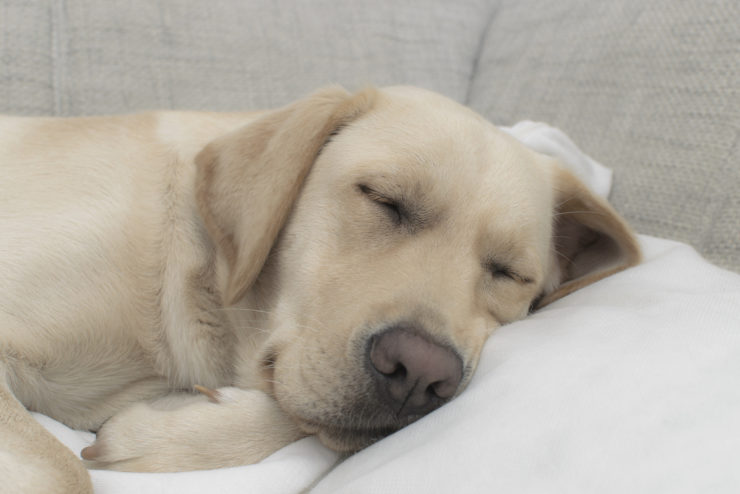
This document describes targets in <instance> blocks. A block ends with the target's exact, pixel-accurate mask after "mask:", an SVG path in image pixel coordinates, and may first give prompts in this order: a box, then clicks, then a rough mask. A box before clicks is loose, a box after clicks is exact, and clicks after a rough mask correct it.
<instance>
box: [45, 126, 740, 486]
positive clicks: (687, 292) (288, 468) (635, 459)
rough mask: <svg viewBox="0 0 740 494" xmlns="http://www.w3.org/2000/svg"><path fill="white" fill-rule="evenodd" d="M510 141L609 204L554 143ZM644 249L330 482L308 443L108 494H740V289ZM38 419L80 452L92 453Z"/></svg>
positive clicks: (590, 172)
mask: <svg viewBox="0 0 740 494" xmlns="http://www.w3.org/2000/svg"><path fill="white" fill-rule="evenodd" d="M510 131H511V132H512V133H513V134H514V135H515V136H516V137H518V138H520V139H522V140H523V141H524V142H525V144H527V145H531V146H533V147H534V148H535V149H537V150H538V151H541V152H545V153H547V154H552V155H554V156H556V157H558V158H559V159H561V161H563V162H564V163H566V164H567V165H568V166H570V167H571V169H573V170H574V171H575V173H576V174H577V175H579V176H580V177H581V178H582V179H583V180H584V181H585V182H587V183H588V184H589V185H590V186H591V187H592V188H593V189H594V190H596V191H597V192H598V193H600V194H601V195H604V196H605V195H606V194H608V189H609V184H610V182H611V173H610V172H609V171H608V170H607V169H605V168H604V167H602V166H601V165H598V164H597V163H596V162H594V161H593V160H591V159H590V158H588V157H587V156H585V155H584V154H583V153H581V152H580V151H579V150H578V148H577V147H575V145H573V143H572V142H571V141H570V140H569V139H568V138H567V137H566V136H565V135H564V134H562V133H561V132H560V131H557V129H552V128H551V127H547V126H545V125H544V124H532V123H522V124H518V125H517V126H514V127H513V128H512V129H510ZM641 242H642V245H643V248H644V249H645V254H646V260H645V262H644V263H643V264H642V265H640V266H638V267H636V268H633V269H630V270H628V271H625V272H622V273H619V274H617V275H615V276H612V277H609V278H607V279H605V280H602V281H600V282H598V283H596V284H594V285H591V286H589V287H586V288H584V289H582V290H579V291H577V292H575V293H574V294H572V295H569V296H568V297H566V298H564V299H562V300H559V301H557V302H555V303H554V304H552V305H550V306H548V307H546V308H544V309H542V310H541V311H539V312H537V313H535V314H533V315H532V316H530V317H528V318H527V319H525V320H523V321H519V322H516V323H513V324H510V325H507V326H504V327H502V328H500V329H498V330H497V331H496V332H495V333H494V335H493V336H492V337H491V338H490V339H489V341H488V342H487V344H486V346H485V348H484V351H483V355H482V357H481V363H480V367H479V369H478V371H477V373H476V375H475V377H474V378H473V381H472V382H471V384H470V386H469V388H468V389H467V390H466V391H465V392H464V393H463V394H462V395H461V396H460V397H458V398H457V399H455V400H454V401H453V402H451V403H449V404H447V405H445V406H444V407H442V408H441V409H439V410H437V411H435V412H434V413H432V414H430V415H429V416H427V417H425V418H423V419H422V420H420V421H418V422H416V423H414V424H412V425H411V426H409V427H407V428H405V429H403V430H401V431H399V432H397V433H396V434H393V435H392V436H390V437H388V438H386V439H384V440H382V441H380V442H378V443H377V444H375V445H373V446H371V447H370V448H368V449H366V450H364V451H362V452H360V453H358V454H356V455H354V456H352V457H351V458H349V459H347V460H345V461H344V462H342V463H341V464H339V465H337V466H336V467H334V468H332V467H333V466H334V465H335V463H336V461H337V459H338V457H337V455H336V454H334V453H332V452H330V451H329V450H327V449H326V448H324V447H323V446H322V445H321V444H320V443H319V442H318V441H316V440H315V439H314V438H308V439H304V440H302V441H298V442H297V443H295V444H292V445H290V446H288V447H286V448H284V449H282V450H281V451H278V452H277V453H275V454H274V455H272V456H271V457H269V458H267V459H266V460H264V461H262V462H261V463H259V464H256V465H250V466H245V467H238V468H229V469H222V470H212V471H204V472H184V473H173V474H129V473H118V472H108V471H93V472H91V473H92V478H93V483H94V485H95V489H96V492H98V493H101V494H114V493H128V492H136V493H137V494H148V493H157V494H166V493H178V494H182V493H202V492H220V493H229V492H233V493H237V492H238V493H245V492H254V493H299V492H305V491H306V490H308V489H311V492H316V493H317V494H327V493H347V492H351V493H357V494H362V493H368V494H370V493H378V494H381V493H382V494H392V493H416V492H424V493H450V492H465V493H489V492H515V493H528V492H548V493H559V492H563V493H566V492H567V493H579V492H583V493H593V492H598V493H601V494H605V493H625V492H629V493H646V494H648V493H649V494H656V493H671V494H675V493H682V492H686V493H696V492H712V493H736V492H740V468H738V465H737V461H738V460H737V458H738V452H740V385H739V379H740V275H737V274H735V273H731V272H729V271H725V270H722V269H719V268H717V267H714V266H712V265H710V264H709V263H707V262H706V261H704V260H703V259H701V258H700V257H699V256H698V255H697V254H696V253H695V252H694V250H693V249H691V248H690V247H688V246H686V245H683V244H679V243H676V242H670V241H666V240H659V239H655V238H651V237H641ZM36 416H37V418H38V419H39V421H40V422H41V423H42V424H43V425H44V426H45V427H47V429H49V430H50V431H51V432H52V433H54V434H55V435H56V436H57V437H59V438H60V440H62V442H64V443H65V444H67V445H68V446H70V448H71V449H72V450H73V451H75V452H76V453H78V452H79V451H80V450H81V449H82V447H84V446H85V445H87V444H89V443H90V442H92V439H93V435H92V434H90V433H86V432H79V431H72V430H70V429H68V428H67V427H65V426H63V425H62V424H59V423H58V422H55V421H53V420H51V419H49V418H48V417H44V416H41V415H38V414H36ZM327 472H328V473H327Z"/></svg>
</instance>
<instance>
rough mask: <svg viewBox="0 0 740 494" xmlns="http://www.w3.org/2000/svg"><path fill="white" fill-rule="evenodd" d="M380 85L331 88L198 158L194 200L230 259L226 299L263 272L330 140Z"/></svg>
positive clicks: (235, 297)
mask: <svg viewBox="0 0 740 494" xmlns="http://www.w3.org/2000/svg"><path fill="white" fill-rule="evenodd" d="M374 99H375V91H374V90H372V89H368V90H365V91H362V92H359V93H357V94H355V95H350V94H349V93H347V92H346V91H345V90H344V89H341V88H336V87H335V88H329V89H324V90H321V91H318V92H316V93H314V94H312V95H311V96H309V97H307V98H305V99H302V100H299V101H297V102H295V103H293V104H291V105H288V106H286V107H283V108H281V109H278V110H274V111H271V112H268V113H265V114H264V115H262V116H260V117H259V118H258V119H257V120H255V121H253V122H252V123H249V124H247V125H246V126H244V127H242V128H240V129H238V130H236V131H234V132H232V133H230V134H227V135H225V136H223V137H221V138H218V139H216V140H215V141H213V142H211V143H210V144H209V145H208V146H206V147H205V148H204V149H203V151H201V152H200V153H199V154H198V156H197V157H196V159H195V162H196V166H197V177H196V191H195V192H196V201H197V204H198V208H199V209H200V213H201V215H202V217H203V220H204V223H205V226H206V229H207V230H208V233H209V235H210V236H211V238H212V239H213V241H214V243H215V245H216V248H217V249H219V250H220V252H221V253H222V254H223V255H224V257H225V258H226V260H227V262H228V264H229V270H230V272H229V280H228V282H227V286H226V288H225V293H223V298H224V303H226V304H231V303H233V302H235V301H236V300H238V299H239V298H241V296H242V295H243V294H244V292H245V291H246V289H247V288H248V287H249V286H250V285H251V284H252V282H253V281H254V280H255V279H256V278H257V275H258V274H259V272H260V270H261V269H262V265H263V264H264V262H265V260H266V259H267V256H268V254H269V252H270V249H271V248H272V245H273V242H274V241H275V239H276V238H277V235H278V233H279V231H280V229H281V228H282V226H283V224H284V223H285V220H286V218H287V216H288V213H289V212H290V209H291V207H292V205H293V202H294V200H295V199H296V197H297V196H298V193H299V191H300V189H301V185H302V183H303V180H304V178H305V177H306V175H307V173H308V171H309V170H310V168H311V165H312V164H313V162H314V160H315V159H316V157H317V156H318V154H319V152H320V150H321V148H322V146H323V145H324V144H325V142H326V141H327V139H329V137H330V136H331V135H332V133H334V132H336V131H337V130H338V129H339V128H340V127H342V126H343V125H346V124H347V123H349V122H350V121H352V120H353V119H355V118H357V117H358V116H360V115H362V114H363V113H365V112H367V111H368V110H369V109H370V108H371V107H372V105H373V102H374Z"/></svg>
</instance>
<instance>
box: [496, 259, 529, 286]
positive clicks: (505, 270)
mask: <svg viewBox="0 0 740 494" xmlns="http://www.w3.org/2000/svg"><path fill="white" fill-rule="evenodd" d="M485 268H486V270H487V271H488V272H489V273H491V276H493V277H494V278H509V279H511V280H513V281H518V282H519V283H523V284H530V283H534V280H533V279H532V278H530V277H528V276H524V275H522V274H521V273H519V272H518V271H516V270H515V269H514V268H512V267H511V266H510V265H509V264H506V263H503V262H501V261H498V260H495V259H489V260H487V261H486V263H485Z"/></svg>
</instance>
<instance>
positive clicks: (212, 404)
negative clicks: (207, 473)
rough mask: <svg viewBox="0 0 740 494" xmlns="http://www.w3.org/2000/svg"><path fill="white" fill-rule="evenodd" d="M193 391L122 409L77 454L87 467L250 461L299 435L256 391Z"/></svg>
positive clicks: (144, 468) (159, 468) (158, 468)
mask: <svg viewBox="0 0 740 494" xmlns="http://www.w3.org/2000/svg"><path fill="white" fill-rule="evenodd" d="M198 391H200V392H201V393H203V395H175V396H169V397H166V398H162V399H160V400H158V401H155V402H152V403H139V404H136V405H134V406H132V407H130V408H128V409H126V410H123V411H122V412H121V413H119V414H117V415H115V416H113V417H112V418H111V419H110V420H108V422H106V423H105V424H103V427H102V428H101V429H100V430H99V431H98V435H97V438H96V441H95V443H94V444H92V445H91V446H88V447H87V448H85V449H83V450H82V452H81V456H82V458H83V459H85V460H88V462H89V463H88V465H89V466H90V467H91V468H105V469H110V470H120V471H136V472H175V471H185V470H204V469H211V468H220V467H227V466H238V465H247V464H250V463H255V462H257V461H259V460H261V459H263V458H265V457H267V456H268V455H270V454H272V453H273V452H274V451H276V450H278V449H279V448H281V447H283V446H285V445H287V444H290V443H291V442H293V441H295V440H297V439H299V438H301V437H303V436H304V434H303V433H301V431H300V430H299V429H298V428H297V426H296V425H295V424H294V423H293V422H292V421H291V420H290V419H289V418H288V417H287V416H286V415H285V413H284V412H283V411H282V410H281V409H280V408H279V407H278V405H277V403H276V402H275V400H273V399H272V398H270V397H269V396H267V395H266V394H264V393H262V392H260V391H256V390H242V389H237V388H220V389H218V390H210V389H207V388H200V389H198Z"/></svg>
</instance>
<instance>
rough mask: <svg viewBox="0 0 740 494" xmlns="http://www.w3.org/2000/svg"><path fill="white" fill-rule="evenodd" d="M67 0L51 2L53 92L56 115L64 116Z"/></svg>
mask: <svg viewBox="0 0 740 494" xmlns="http://www.w3.org/2000/svg"><path fill="white" fill-rule="evenodd" d="M65 10H66V0H56V1H54V0H52V2H51V92H52V100H53V105H54V109H53V112H54V115H55V116H62V115H64V113H65V108H64V102H63V86H64V72H65V65H66V61H65V60H64V58H65V57H64V49H63V47H62V45H63V41H62V37H63V36H64V32H65V31H66V25H65V23H64V11H65Z"/></svg>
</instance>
